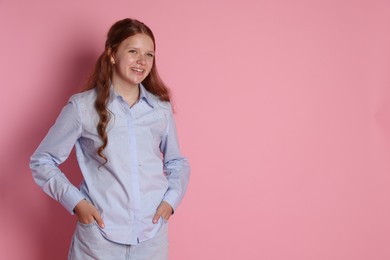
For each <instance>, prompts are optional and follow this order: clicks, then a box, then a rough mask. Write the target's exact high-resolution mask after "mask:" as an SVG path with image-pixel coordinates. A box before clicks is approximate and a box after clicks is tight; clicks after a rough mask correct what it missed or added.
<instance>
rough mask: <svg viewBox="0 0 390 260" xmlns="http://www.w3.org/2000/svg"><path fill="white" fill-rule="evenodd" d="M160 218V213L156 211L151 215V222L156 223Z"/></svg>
mask: <svg viewBox="0 0 390 260" xmlns="http://www.w3.org/2000/svg"><path fill="white" fill-rule="evenodd" d="M160 218H161V213H160V212H159V211H157V212H156V214H155V215H154V217H153V224H156V223H157V222H158V220H159V219H160Z"/></svg>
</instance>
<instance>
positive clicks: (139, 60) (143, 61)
mask: <svg viewBox="0 0 390 260" xmlns="http://www.w3.org/2000/svg"><path fill="white" fill-rule="evenodd" d="M137 63H138V64H141V65H145V57H144V56H142V55H139V56H138V59H137Z"/></svg>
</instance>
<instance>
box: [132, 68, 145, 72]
mask: <svg viewBox="0 0 390 260" xmlns="http://www.w3.org/2000/svg"><path fill="white" fill-rule="evenodd" d="M131 70H132V71H135V72H139V73H144V71H145V70H143V69H138V68H131Z"/></svg>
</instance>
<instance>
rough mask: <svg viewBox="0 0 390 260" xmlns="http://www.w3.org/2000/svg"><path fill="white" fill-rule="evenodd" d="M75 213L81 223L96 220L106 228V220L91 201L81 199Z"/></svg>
mask: <svg viewBox="0 0 390 260" xmlns="http://www.w3.org/2000/svg"><path fill="white" fill-rule="evenodd" d="M74 213H75V214H76V216H77V219H78V221H79V222H80V223H82V224H90V223H92V222H94V221H96V223H97V224H98V225H99V226H100V227H101V228H104V222H103V219H102V217H101V216H100V213H99V211H98V210H97V209H96V208H95V206H94V205H92V204H91V203H90V202H88V201H86V200H82V201H80V202H79V203H78V204H77V205H76V207H75V208H74Z"/></svg>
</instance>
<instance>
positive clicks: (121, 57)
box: [110, 34, 154, 87]
mask: <svg viewBox="0 0 390 260" xmlns="http://www.w3.org/2000/svg"><path fill="white" fill-rule="evenodd" d="M110 59H111V63H113V64H114V72H113V77H112V79H113V84H114V85H115V86H116V87H136V86H138V84H140V83H141V82H142V81H143V80H144V79H145V78H146V77H147V76H148V75H149V72H150V70H151V69H152V67H153V59H154V44H153V40H152V38H150V37H149V36H148V35H146V34H136V35H133V36H130V37H129V38H127V39H126V40H124V41H122V42H121V43H120V45H119V47H118V50H117V51H116V52H115V53H113V54H112V55H111V57H110Z"/></svg>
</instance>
